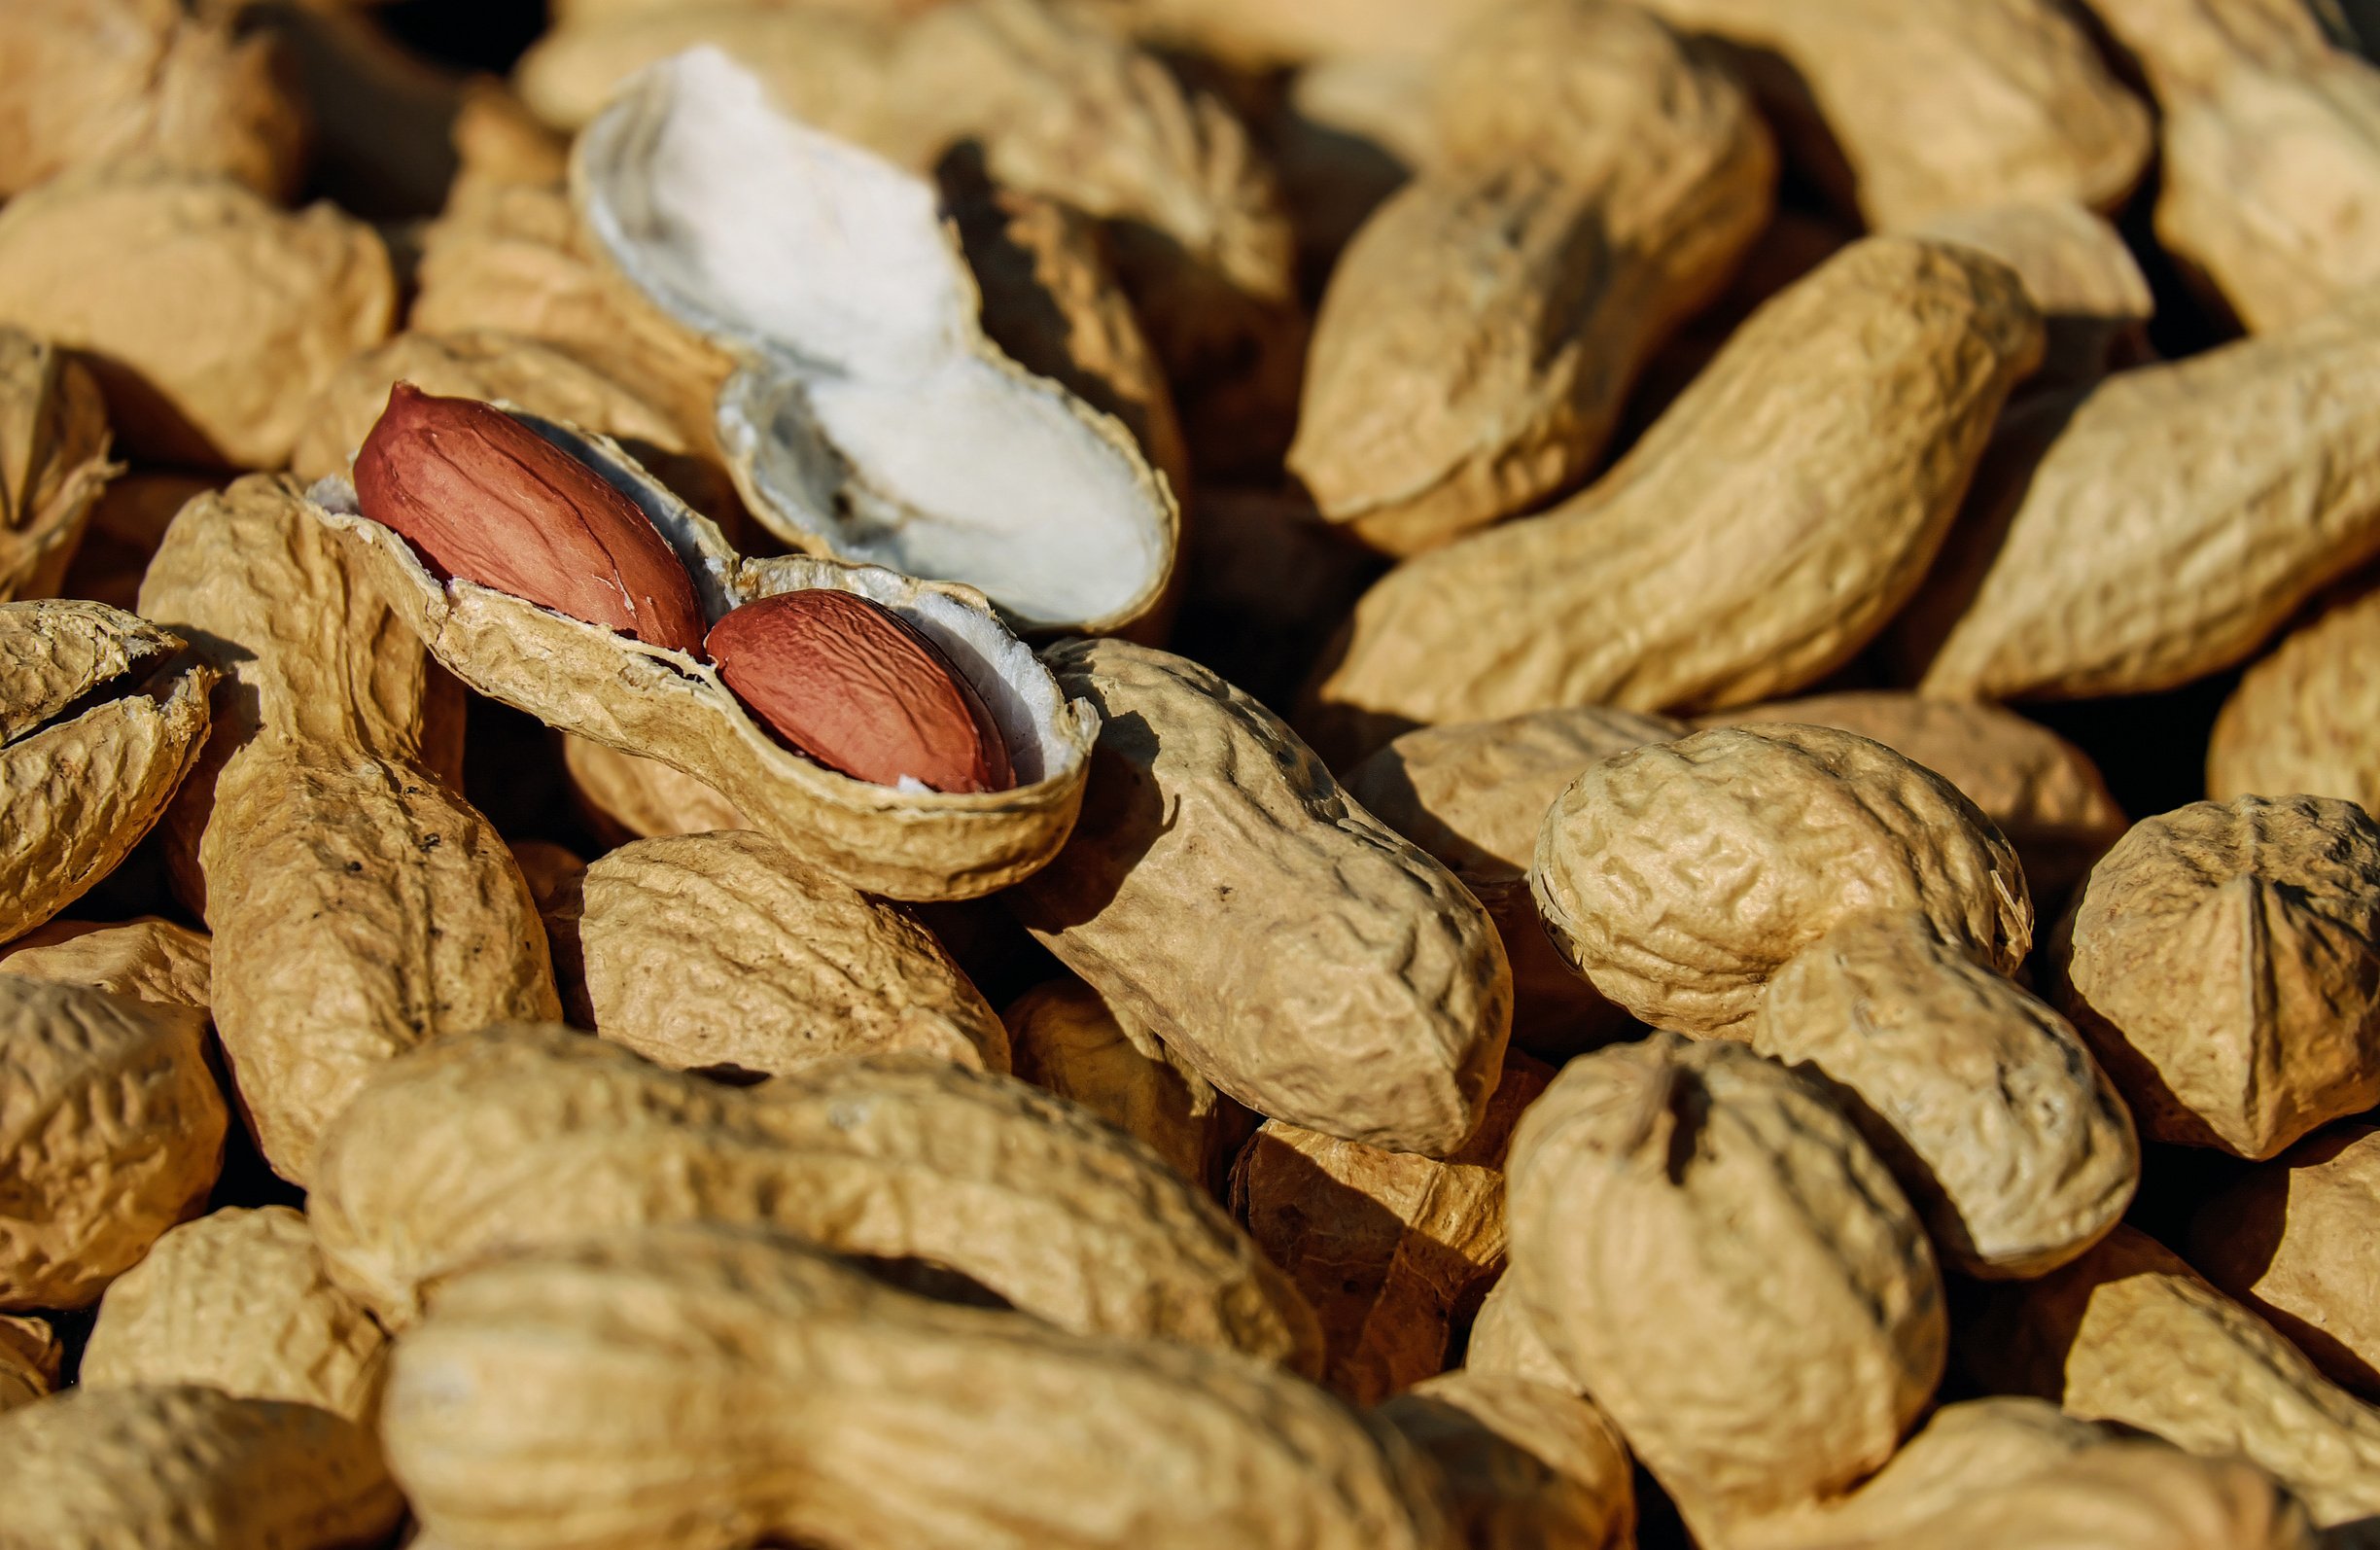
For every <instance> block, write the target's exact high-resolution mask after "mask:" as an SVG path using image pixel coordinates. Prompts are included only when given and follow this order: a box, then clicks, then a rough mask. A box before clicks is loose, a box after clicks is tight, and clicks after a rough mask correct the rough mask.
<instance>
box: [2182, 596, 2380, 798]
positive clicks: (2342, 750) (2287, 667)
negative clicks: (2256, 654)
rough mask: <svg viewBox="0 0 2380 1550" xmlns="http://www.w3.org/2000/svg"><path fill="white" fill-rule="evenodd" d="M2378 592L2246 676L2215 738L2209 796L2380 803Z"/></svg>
mask: <svg viewBox="0 0 2380 1550" xmlns="http://www.w3.org/2000/svg"><path fill="white" fill-rule="evenodd" d="M2376 730H2380V590H2373V589H2369V588H2363V587H2359V588H2357V589H2356V590H2354V591H2352V592H2349V593H2348V594H2346V595H2345V596H2342V597H2340V598H2338V599H2337V600H2336V601H2334V602H2332V603H2330V604H2329V605H2328V606H2327V607H2326V608H2325V609H2323V611H2322V612H2321V613H2319V614H2317V615H2316V616H2314V617H2313V618H2311V619H2309V620H2308V621H2306V622H2305V623H2303V624H2300V625H2298V626H2297V627H2296V628H2295V629H2293V630H2292V631H2291V632H2290V633H2289V634H2287V635H2285V636H2283V637H2282V638H2281V643H2280V644H2279V645H2278V646H2276V647H2274V648H2273V649H2272V651H2271V652H2270V653H2268V654H2267V655H2266V656H2265V657H2264V658H2263V659H2262V660H2261V661H2259V662H2257V664H2256V665H2255V666H2253V667H2251V668H2249V669H2248V671H2247V672H2246V673H2245V674H2244V675H2242V676H2241V678H2240V681H2239V687H2237V688H2235V689H2233V690H2232V691H2231V696H2230V698H2228V699H2226V700H2224V701H2223V707H2222V714H2221V715H2219V716H2217V717H2216V718H2215V729H2214V731H2213V733H2212V734H2211V735H2210V736H2209V738H2208V741H2207V794H2208V795H2209V796H2211V797H2213V798H2215V800H2217V801H2219V802H2227V801H2229V800H2230V799H2231V798H2232V797H2234V796H2246V795H2250V794H2252V793H2253V794H2256V795H2262V796H2283V795H2289V794H2292V793H2305V794H2307V795H2312V796H2339V797H2344V798H2345V799H2347V800H2348V801H2351V802H2357V803H2360V804H2362V807H2363V809H2364V811H2366V812H2369V811H2371V810H2372V809H2373V808H2374V807H2375V806H2380V737H2376V736H2375V731H2376Z"/></svg>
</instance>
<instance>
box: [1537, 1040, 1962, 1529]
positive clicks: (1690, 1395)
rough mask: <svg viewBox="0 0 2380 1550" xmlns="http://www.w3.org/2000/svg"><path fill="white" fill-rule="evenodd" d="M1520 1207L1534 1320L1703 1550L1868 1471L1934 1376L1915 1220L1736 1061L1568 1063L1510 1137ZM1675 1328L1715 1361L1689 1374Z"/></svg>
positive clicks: (1663, 1048) (1671, 1058)
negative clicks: (1693, 1334) (1743, 1524)
mask: <svg viewBox="0 0 2380 1550" xmlns="http://www.w3.org/2000/svg"><path fill="white" fill-rule="evenodd" d="M1510 1201H1511V1215H1512V1234H1513V1250H1512V1252H1513V1272H1512V1273H1513V1274H1514V1275H1515V1276H1516V1277H1518V1278H1519V1282H1520V1291H1521V1294H1522V1299H1523V1301H1524V1302H1525V1304H1526V1306H1527V1309H1528V1313H1529V1318H1530V1321H1531V1322H1532V1323H1533V1324H1534V1326H1535V1327H1536V1329H1537V1331H1538V1332H1539V1333H1540V1334H1541V1335H1543V1336H1544V1338H1545V1341H1546V1343H1547V1345H1548V1346H1549V1347H1551V1348H1552V1350H1553V1351H1554V1352H1555V1354H1556V1355H1557V1357H1558V1359H1559V1360H1560V1361H1561V1362H1562V1364H1563V1366H1564V1367H1566V1368H1567V1369H1568V1370H1569V1371H1570V1372H1571V1373H1572V1374H1573V1375H1574V1376H1576V1378H1577V1379H1578V1380H1579V1382H1580V1383H1581V1384H1582V1385H1584V1387H1585V1388H1586V1390H1587V1391H1588V1392H1589V1394H1590V1395H1591V1396H1592V1398H1593V1399H1594V1401H1595V1402H1596V1403H1597V1404H1598V1405H1600V1406H1602V1407H1603V1408H1604V1409H1605V1410H1606V1411H1608V1412H1609V1413H1610V1415H1611V1417H1612V1419H1613V1420H1614V1421H1616V1422H1617V1423H1618V1424H1619V1426H1620V1428H1621V1430H1622V1432H1623V1433H1624V1434H1625V1435H1626V1436H1627V1439H1628V1441H1629V1444H1630V1445H1631V1446H1632V1447H1633V1449H1634V1450H1635V1452H1636V1454H1637V1456H1638V1457H1639V1458H1640V1459H1641V1460H1643V1462H1644V1463H1645V1465H1646V1466H1647V1467H1648V1468H1650V1469H1651V1470H1652V1471H1653V1472H1654V1474H1655V1475H1657V1476H1658V1477H1660V1479H1661V1481H1662V1484H1663V1485H1664V1486H1665V1487H1667V1488H1668V1490H1669V1492H1670V1494H1671V1495H1672V1496H1673V1497H1676V1498H1677V1499H1678V1503H1679V1506H1680V1508H1681V1509H1682V1510H1683V1511H1684V1512H1685V1514H1686V1515H1687V1520H1688V1524H1689V1526H1690V1527H1692V1528H1695V1529H1696V1530H1697V1532H1699V1533H1701V1534H1703V1535H1704V1536H1706V1537H1707V1536H1708V1535H1709V1534H1710V1533H1712V1532H1714V1531H1715V1530H1716V1529H1717V1528H1718V1527H1719V1526H1720V1525H1723V1524H1725V1523H1726V1522H1728V1521H1729V1520H1730V1519H1732V1518H1733V1517H1735V1516H1738V1515H1746V1514H1751V1515H1756V1514H1759V1513H1763V1512H1770V1511H1774V1510H1777V1509H1779V1508H1783V1507H1789V1506H1793V1505H1796V1504H1798V1503H1800V1502H1802V1501H1804V1500H1807V1499H1808V1498H1810V1497H1816V1496H1821V1495H1825V1494H1828V1493H1831V1492H1835V1491H1840V1490H1842V1489H1845V1488H1847V1487H1848V1486H1850V1485H1852V1484H1853V1483H1854V1482H1856V1481H1857V1480H1859V1479H1860V1478H1861V1477H1862V1476H1864V1475H1866V1474H1867V1473H1869V1472H1870V1471H1872V1470H1873V1469H1874V1468H1875V1467H1876V1466H1877V1465H1879V1464H1881V1463H1882V1462H1884V1461H1885V1460H1886V1459H1887V1458H1889V1457H1891V1455H1892V1452H1893V1450H1894V1448H1895V1447H1896V1446H1897V1445H1898V1444H1899V1442H1900V1440H1901V1435H1902V1433H1903V1431H1904V1430H1906V1429H1907V1427H1908V1426H1909V1424H1910V1423H1911V1422H1912V1421H1913V1420H1915V1418H1916V1416H1917V1414H1918V1413H1919V1411H1920V1410H1922V1409H1923V1407H1924V1406H1925V1404H1926V1402H1927V1400H1928V1399H1929V1398H1930V1397H1931V1395H1932V1394H1933V1391H1934V1386H1935V1383H1936V1382H1937V1381H1938V1380H1939V1379H1940V1377H1941V1375H1942V1359H1943V1350H1944V1345H1945V1340H1946V1327H1945V1323H1944V1310H1943V1306H1942V1279H1941V1276H1940V1274H1939V1272H1938V1271H1937V1270H1936V1268H1935V1263H1934V1255H1933V1252H1932V1251H1931V1250H1930V1249H1929V1247H1928V1246H1927V1243H1926V1239H1925V1233H1924V1230H1923V1228H1922V1227H1921V1226H1920V1225H1919V1223H1918V1220H1917V1215H1916V1213H1915V1212H1914V1211H1912V1210H1911V1209H1910V1208H1909V1206H1908V1204H1907V1201H1906V1200H1905V1199H1904V1198H1903V1197H1902V1194H1901V1191H1900V1190H1899V1188H1898V1187H1897V1186H1895V1185H1894V1183H1893V1181H1892V1179H1891V1176H1890V1175H1888V1174H1887V1173H1886V1172H1885V1170H1884V1167H1883V1165H1882V1164H1881V1163H1880V1162H1878V1161H1877V1160H1876V1158H1875V1156H1874V1154H1873V1153H1872V1152H1871V1151H1870V1150H1869V1149H1868V1146H1867V1145H1866V1143H1864V1142H1862V1141H1861V1140H1860V1138H1859V1135H1858V1133H1857V1132H1856V1131H1854V1130H1853V1129H1852V1128H1851V1126H1850V1124H1849V1123H1848V1122H1847V1121H1845V1120H1844V1119H1843V1118H1842V1117H1841V1116H1840V1115H1839V1114H1837V1112H1836V1111H1835V1110H1834V1109H1833V1108H1832V1107H1830V1106H1829V1105H1828V1104H1827V1103H1826V1101H1825V1100H1824V1099H1823V1098H1822V1097H1821V1096H1820V1095H1819V1094H1818V1092H1817V1091H1816V1090H1815V1089H1814V1088H1812V1087H1810V1086H1808V1085H1806V1084H1804V1083H1803V1082H1802V1080H1801V1079H1800V1078H1798V1077H1796V1076H1793V1075H1791V1074H1788V1073H1786V1072H1785V1071H1783V1070H1782V1069H1780V1068H1779V1067H1776V1066H1774V1065H1771V1064H1770V1063H1769V1062H1767V1061H1765V1060H1763V1059H1761V1058H1760V1057H1759V1056H1758V1055H1755V1054H1754V1053H1752V1052H1751V1051H1750V1050H1748V1049H1745V1048H1744V1047H1743V1046H1741V1045H1739V1044H1733V1043H1729V1042H1724V1041H1719V1042H1710V1043H1699V1044H1697V1043H1690V1042H1688V1041H1687V1040H1685V1039H1679V1038H1677V1037H1676V1036H1674V1035H1668V1034H1661V1035H1656V1036H1654V1037H1653V1038H1652V1039H1646V1040H1644V1041H1643V1042H1641V1043H1636V1044H1625V1045H1619V1046H1616V1047H1614V1048H1612V1049H1609V1050H1605V1051H1601V1052H1599V1053H1596V1054H1592V1055H1588V1056H1584V1057H1582V1058H1580V1059H1578V1060H1575V1061H1573V1062H1571V1063H1570V1064H1569V1065H1568V1066H1566V1067H1564V1068H1563V1069H1562V1072H1561V1074H1560V1075H1558V1076H1557V1077H1556V1078H1555V1081H1554V1085H1553V1086H1552V1087H1550V1088H1549V1089H1548V1090H1547V1092H1546V1095H1545V1097H1543V1098H1542V1099H1540V1100H1539V1101H1538V1102H1537V1103H1536V1104H1535V1105H1533V1106H1532V1107H1531V1108H1530V1110H1529V1111H1528V1113H1527V1114H1526V1115H1524V1116H1523V1117H1522V1122H1521V1126H1520V1129H1519V1130H1518V1131H1517V1132H1516V1133H1515V1135H1514V1138H1513V1147H1512V1158H1511V1164H1510ZM1681 1321H1683V1324H1684V1326H1686V1327H1691V1328H1696V1329H1701V1330H1708V1331H1710V1332H1711V1336H1712V1339H1711V1344H1710V1347H1709V1349H1708V1351H1707V1352H1706V1353H1703V1354H1701V1355H1700V1356H1696V1357H1689V1358H1685V1359H1681V1356H1680V1353H1679V1351H1678V1349H1677V1346H1676V1343H1675V1339H1674V1331H1675V1330H1676V1329H1678V1328H1679V1327H1680V1326H1681Z"/></svg>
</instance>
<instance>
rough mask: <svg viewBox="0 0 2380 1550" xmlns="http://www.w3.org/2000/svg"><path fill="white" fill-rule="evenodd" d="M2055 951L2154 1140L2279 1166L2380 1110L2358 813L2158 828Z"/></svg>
mask: <svg viewBox="0 0 2380 1550" xmlns="http://www.w3.org/2000/svg"><path fill="white" fill-rule="evenodd" d="M2048 946H2049V955H2048V956H2049V960H2050V964H2051V968H2052V969H2053V970H2054V972H2055V974H2056V988H2057V994H2056V998H2055V999H2056V1001H2057V1004H2058V1005H2059V1007H2060V1009H2061V1010H2063V1011H2064V1012H2065V1013H2066V1015H2067V1016H2069V1017H2071V1018H2072V1019H2074V1024H2075V1026H2076V1027H2077V1028H2078V1029H2080V1030H2081V1031H2082V1037H2083V1038H2084V1039H2088V1040H2089V1041H2090V1045H2091V1049H2092V1051H2093V1053H2095V1054H2096V1055H2098V1057H2099V1060H2100V1063H2101V1064H2102V1065H2104V1066H2106V1068H2107V1070H2108V1074H2110V1075H2111V1076H2113V1077H2114V1078H2115V1080H2116V1085H2117V1088H2118V1090H2120V1091H2121V1092H2122V1093H2123V1095H2124V1097H2125V1098H2126V1100H2128V1101H2129V1102H2130V1104H2131V1106H2132V1110H2133V1112H2134V1113H2135V1114H2136V1115H2137V1116H2138V1117H2139V1119H2140V1123H2141V1128H2142V1129H2143V1130H2144V1131H2145V1132H2147V1134H2148V1135H2149V1136H2150V1137H2151V1138H2152V1139H2153V1140H2157V1141H2166V1142H2175V1143H2179V1144H2182V1145H2191V1146H2218V1147H2221V1148H2222V1149H2223V1150H2225V1151H2229V1152H2232V1153H2235V1154H2236V1155H2238V1156H2242V1157H2254V1158H2262V1157H2270V1156H2271V1155H2273V1154H2274V1153H2275V1152H2277V1151H2279V1150H2281V1149H2282V1148H2283V1147H2285V1146H2287V1145H2289V1144H2290V1143H2292V1142H2293V1141H2295V1140H2296V1139H2297V1138H2298V1137H2300V1136H2303V1135H2305V1134H2306V1133H2307V1132H2308V1131H2311V1130H2313V1129H2314V1128H2315V1127H2317V1126H2319V1125H2323V1124H2327V1123H2328V1122H2329V1121H2330V1120H2333V1119H2337V1118H2341V1117H2343V1116H2345V1115H2348V1114H2352V1113H2357V1112H2359V1111H2361V1110H2365V1109H2368V1108H2370V1107H2371V1106H2372V1105H2373V1103H2374V1102H2375V1101H2380V1067H2376V1066H2375V1061H2374V1055H2373V1049H2374V1040H2375V1039H2380V827H2375V826H2374V824H2373V822H2372V820H2371V819H2370V818H2369V817H2368V816H2366V815H2365V813H2364V812H2363V810H2362V808H2360V807H2357V806H2355V805H2354V804H2353V803H2349V802H2340V801H2333V800H2330V799H2327V798H2325V797H2317V796H2292V797H2284V798H2282V799H2280V800H2278V801H2268V800H2266V799H2265V798H2263V797H2259V796H2243V797H2241V798H2239V799H2238V800H2237V801H2235V802H2231V803H2229V804H2228V805H2223V804H2218V803H2215V802H2196V803H2192V804H2191V805H2190V806H2188V807H2185V808H2181V809H2179V810H2178V811H2175V812H2171V813H2167V814H2165V815H2163V816H2162V817H2159V818H2152V819H2146V820H2144V821H2143V822H2141V823H2139V824H2137V825H2135V826H2134V827H2133V828H2132V831H2131V832H2130V833H2128V834H2126V835H2125V836H2124V837H2123V839H2121V840H2120V841H2118V842H2117V846H2116V848H2115V849H2114V850H2112V851H2110V852H2108V854H2107V857H2106V859H2105V860H2103V861H2102V862H2100V863H2099V864H2098V865H2097V866H2095V867H2093V868H2091V874H2090V880H2089V881H2088V882H2087V883H2086V884H2084V885H2083V888H2082V895H2081V897H2080V898H2077V899H2076V901H2075V903H2074V906H2073V907H2072V908H2071V909H2070V910H2069V911H2068V912H2067V915H2066V918H2065V920H2064V921H2062V922H2061V923H2060V924H2059V926H2058V929H2057V931H2056V932H2055V933H2054V934H2053V935H2052V937H2051V939H2050V942H2049V944H2048Z"/></svg>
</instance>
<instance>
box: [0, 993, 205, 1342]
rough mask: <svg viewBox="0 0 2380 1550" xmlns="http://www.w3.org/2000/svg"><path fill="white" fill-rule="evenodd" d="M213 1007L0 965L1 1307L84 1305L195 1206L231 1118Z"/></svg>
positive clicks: (198, 1204)
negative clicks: (145, 999) (209, 1042)
mask: <svg viewBox="0 0 2380 1550" xmlns="http://www.w3.org/2000/svg"><path fill="white" fill-rule="evenodd" d="M205 1037H206V1018H205V1015H204V1014H203V1013H201V1012H199V1011H197V1010H195V1009H194V1008H192V1007H188V1006H160V1005H153V1004H146V1003H142V1002H136V1001H131V1000H128V999H126V998H123V997H120V996H111V995H108V994H107V993H106V992H104V991H97V990H89V989H86V988H84V987H82V986H77V985H61V984H53V983H51V982H49V981H46V980H38V979H26V978H23V977H21V976H18V975H14V974H0V1074H5V1076H6V1080H5V1081H0V1159H4V1160H5V1168H6V1177H7V1178H8V1180H9V1188H8V1192H7V1196H6V1203H5V1207H0V1311H8V1312H17V1311H21V1310H24V1309H30V1308H80V1307H83V1306H85V1305H87V1304H88V1303H90V1302H92V1301H93V1300H95V1299H96V1298H97V1297H98V1295H99V1293H100V1292H101V1291H102V1290H104V1289H105V1288H106V1286H107V1284H108V1283H109V1282H110V1281H112V1280H114V1279H115V1278H116V1277H117V1276H118V1275H119V1274H121V1273H122V1272H123V1271H124V1270H126V1269H128V1268H130V1266H131V1265H132V1264H133V1262H134V1261H135V1260H137V1259H139V1258H140V1256H141V1254H142V1253H143V1252H144V1251H146V1250H147V1249H148V1248H149V1246H150V1245H151V1244H152V1243H154V1242H155V1241H156V1240H157V1235H158V1234H160V1233H162V1232H163V1231H164V1230H165V1229H166V1228H168V1227H170V1226H172V1225H173V1224H174V1223H175V1222H177V1221H180V1220H182V1219H184V1218H185V1217H187V1216H190V1215H194V1214H195V1213H196V1212H197V1210H198V1209H199V1206H200V1205H201V1203H203V1202H204V1201H205V1199H206V1193H207V1191H208V1190H209V1189H210V1188H212V1187H213V1186H214V1183H215V1174H216V1171H217V1169H219V1168H220V1167H221V1166H222V1164H223V1142H224V1132H225V1130H226V1128H227V1125H228V1123H229V1116H228V1114H227V1112H226V1110H225V1109H224V1101H223V1094H222V1093H220V1092H219V1091H217V1090H216V1087H215V1077H214V1075H213V1074H212V1073H210V1072H209V1071H208V1070H207V1063H206V1054H205V1049H204V1044H203V1040H204V1039H205Z"/></svg>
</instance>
